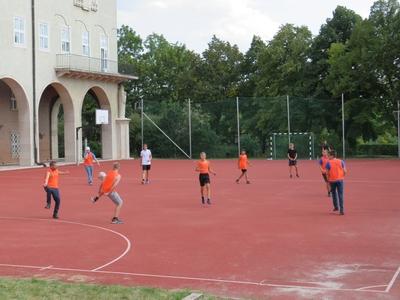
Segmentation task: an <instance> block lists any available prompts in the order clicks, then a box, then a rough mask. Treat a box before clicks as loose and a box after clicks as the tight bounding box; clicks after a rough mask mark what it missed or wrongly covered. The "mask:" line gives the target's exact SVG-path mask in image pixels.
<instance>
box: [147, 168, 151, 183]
mask: <svg viewBox="0 0 400 300" xmlns="http://www.w3.org/2000/svg"><path fill="white" fill-rule="evenodd" d="M149 170H150V169H149V167H147V170H146V182H147V183H149Z"/></svg>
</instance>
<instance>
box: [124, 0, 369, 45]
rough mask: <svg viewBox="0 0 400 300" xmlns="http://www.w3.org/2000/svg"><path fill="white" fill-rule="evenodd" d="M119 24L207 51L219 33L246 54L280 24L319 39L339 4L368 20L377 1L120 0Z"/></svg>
mask: <svg viewBox="0 0 400 300" xmlns="http://www.w3.org/2000/svg"><path fill="white" fill-rule="evenodd" d="M117 1H118V25H119V26H121V25H122V24H124V25H129V26H130V27H132V28H133V29H134V30H135V31H136V32H137V33H138V34H139V35H140V36H141V37H142V38H146V37H147V36H148V35H149V34H152V33H158V34H162V35H164V36H165V38H166V39H167V40H168V41H169V42H171V43H175V42H179V43H183V44H185V45H186V46H187V48H189V49H191V50H194V51H195V52H198V53H202V52H203V51H204V50H205V49H206V48H207V45H208V43H209V42H210V40H211V37H212V36H213V35H216V36H217V37H218V38H220V39H222V40H224V41H229V42H230V43H231V44H236V45H238V46H239V49H240V50H241V51H243V52H245V51H247V49H248V48H249V47H250V43H251V40H252V38H253V35H258V36H260V37H261V38H262V39H263V40H266V41H268V40H271V39H272V38H273V36H274V35H275V34H276V33H277V31H278V30H279V26H280V25H282V24H286V23H291V24H294V25H296V26H301V25H305V26H307V27H308V28H309V29H310V30H311V32H312V33H313V34H314V35H317V34H318V32H319V29H320V27H321V25H322V24H323V23H325V22H326V19H327V18H331V17H332V12H333V11H334V10H335V8H336V7H337V6H338V5H342V6H345V7H347V8H349V9H352V10H354V11H355V12H356V13H358V14H359V15H361V16H362V17H363V18H367V17H368V15H369V11H370V8H371V6H372V4H373V3H374V0H117Z"/></svg>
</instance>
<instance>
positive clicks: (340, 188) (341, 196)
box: [337, 181, 344, 214]
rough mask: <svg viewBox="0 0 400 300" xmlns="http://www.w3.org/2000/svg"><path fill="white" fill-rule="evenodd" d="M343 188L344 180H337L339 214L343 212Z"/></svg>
mask: <svg viewBox="0 0 400 300" xmlns="http://www.w3.org/2000/svg"><path fill="white" fill-rule="evenodd" d="M343 190H344V182H343V181H338V182H337V191H338V197H339V210H340V214H344V210H343V201H344V199H343Z"/></svg>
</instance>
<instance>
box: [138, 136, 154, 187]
mask: <svg viewBox="0 0 400 300" xmlns="http://www.w3.org/2000/svg"><path fill="white" fill-rule="evenodd" d="M140 157H141V158H142V171H143V172H142V184H148V183H149V182H150V181H149V171H150V168H151V160H152V158H153V157H152V155H151V151H150V149H147V144H144V145H143V150H142V151H141V152H140Z"/></svg>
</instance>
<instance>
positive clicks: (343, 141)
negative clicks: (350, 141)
mask: <svg viewBox="0 0 400 300" xmlns="http://www.w3.org/2000/svg"><path fill="white" fill-rule="evenodd" d="M342 144H343V159H345V158H346V137H345V124H344V94H343V93H342Z"/></svg>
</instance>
